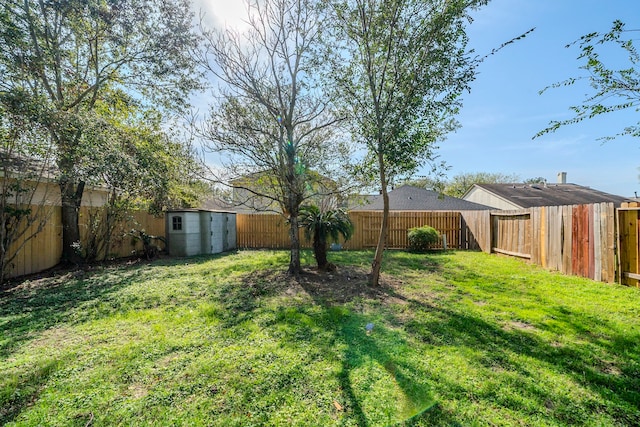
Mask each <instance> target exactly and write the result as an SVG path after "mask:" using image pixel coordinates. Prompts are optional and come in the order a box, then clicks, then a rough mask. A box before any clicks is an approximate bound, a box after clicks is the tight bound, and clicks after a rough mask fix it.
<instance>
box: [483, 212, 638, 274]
mask: <svg viewBox="0 0 640 427" xmlns="http://www.w3.org/2000/svg"><path fill="white" fill-rule="evenodd" d="M614 212H615V209H614V206H613V204H612V203H599V204H598V203H596V204H591V205H575V206H543V207H536V208H529V209H525V210H518V211H492V212H491V214H490V215H491V245H490V247H491V252H496V253H501V254H506V255H511V256H517V257H520V258H526V259H530V260H531V262H532V263H534V264H538V265H540V266H542V267H544V268H547V269H549V270H557V271H560V272H562V273H564V274H573V275H577V276H582V277H588V278H591V279H594V280H598V281H603V282H613V281H615V278H616V266H615V235H616V231H615V223H614V218H615V215H614ZM636 228H637V227H636ZM636 234H637V233H636ZM626 239H627V241H628V242H629V244H633V242H635V241H637V240H638V239H637V237H635V239H636V240H633V239H634V237H633V233H628V236H627V237H626ZM483 250H485V251H486V249H483ZM637 258H640V257H638V256H637V255H636V259H637ZM634 262H635V263H636V264H637V261H634ZM630 264H632V262H628V263H627V265H630ZM639 277H640V276H639Z"/></svg>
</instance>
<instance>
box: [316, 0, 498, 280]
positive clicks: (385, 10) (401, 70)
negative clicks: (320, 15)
mask: <svg viewBox="0 0 640 427" xmlns="http://www.w3.org/2000/svg"><path fill="white" fill-rule="evenodd" d="M486 3H487V1H486V0H485V1H480V0H477V1H473V0H468V1H455V2H451V1H446V0H431V1H423V0H384V1H383V0H336V1H333V2H331V5H332V7H331V12H332V16H333V22H334V24H335V25H334V27H333V28H334V30H335V31H334V33H333V37H332V38H331V44H330V46H331V47H330V48H329V49H328V55H329V57H331V58H333V60H332V61H329V62H328V65H329V69H328V74H329V76H328V80H329V81H332V82H333V86H334V98H335V99H336V102H337V103H338V105H339V106H340V107H341V113H342V114H344V115H345V117H348V120H347V123H349V124H350V130H351V134H352V135H353V138H354V140H355V141H356V142H358V143H361V144H363V145H364V146H365V148H366V155H365V159H364V161H363V163H362V164H361V168H360V173H361V174H364V175H367V176H369V177H371V178H372V179H375V181H376V182H377V183H378V184H379V185H380V188H381V192H382V197H383V201H384V215H383V221H382V227H381V230H380V238H379V240H378V245H377V250H376V255H375V258H374V261H373V263H372V283H373V284H374V285H376V284H377V283H378V279H379V276H380V267H381V261H382V253H383V250H384V246H385V243H386V235H387V224H388V215H389V200H388V191H387V188H388V186H389V183H390V182H393V180H394V179H395V178H397V177H399V176H402V175H410V174H411V173H413V172H414V171H415V170H416V169H417V168H418V166H420V165H422V164H423V163H424V162H425V161H428V160H430V159H432V158H433V153H434V149H435V144H436V142H437V141H438V140H441V139H442V138H443V137H444V136H445V135H446V134H447V133H448V132H450V131H452V130H453V129H455V128H456V126H457V123H456V121H455V118H454V117H455V115H456V113H457V112H458V109H459V108H460V106H461V95H462V93H463V92H464V91H465V90H467V89H469V84H470V82H471V81H472V80H473V78H474V76H475V67H476V65H477V63H478V61H477V59H476V58H475V57H474V56H473V55H472V54H470V52H469V51H468V49H467V42H468V38H467V35H466V31H465V25H466V23H467V22H468V21H469V20H470V15H469V13H470V12H471V11H472V10H474V9H475V8H477V7H480V6H482V5H484V4H486Z"/></svg>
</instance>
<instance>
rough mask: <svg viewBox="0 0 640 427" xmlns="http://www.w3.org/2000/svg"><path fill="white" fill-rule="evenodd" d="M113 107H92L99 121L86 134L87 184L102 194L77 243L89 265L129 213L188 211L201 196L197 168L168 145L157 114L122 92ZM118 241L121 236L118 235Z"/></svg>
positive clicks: (181, 149) (179, 146)
mask: <svg viewBox="0 0 640 427" xmlns="http://www.w3.org/2000/svg"><path fill="white" fill-rule="evenodd" d="M117 95H118V96H115V97H114V101H115V102H111V103H109V104H107V103H106V102H101V103H100V105H98V106H97V110H99V111H100V117H101V118H102V119H101V120H100V121H95V122H93V123H92V124H91V126H88V127H87V128H86V130H85V134H86V136H87V137H88V138H91V139H92V141H93V144H92V147H93V150H92V152H91V153H90V154H89V159H90V163H91V164H95V165H96V167H95V168H94V170H93V173H92V175H91V177H89V179H88V181H87V183H88V184H92V185H96V186H100V187H102V188H103V189H104V190H106V191H107V200H106V203H105V205H104V207H103V208H102V209H96V210H93V211H91V213H90V218H89V221H88V222H89V224H88V227H89V230H90V232H89V233H87V234H86V238H85V239H84V240H83V241H82V242H81V247H80V249H81V252H82V255H83V257H84V258H85V259H86V260H88V261H93V260H96V259H102V258H105V257H107V256H109V253H110V249H111V244H112V239H113V238H114V237H117V236H114V233H115V232H116V231H117V227H119V226H122V225H123V224H124V223H125V222H127V221H129V220H130V219H131V218H132V211H134V210H147V211H149V212H151V213H154V214H158V213H160V212H162V210H163V209H165V208H182V207H192V206H193V205H194V204H195V203H197V201H198V200H199V199H201V198H202V197H203V196H204V194H203V193H204V190H205V188H206V187H205V186H204V185H199V184H198V183H199V181H197V176H201V175H202V171H201V169H200V167H199V165H198V163H197V162H196V161H195V160H194V156H193V155H192V154H191V153H190V151H189V150H188V146H187V145H186V144H183V143H181V142H176V141H174V140H172V137H171V135H169V134H167V132H168V130H165V129H164V128H163V121H162V117H161V115H160V114H159V113H158V112H157V111H153V110H141V109H140V108H139V107H138V106H136V105H135V103H134V102H133V100H129V102H123V100H126V99H127V95H126V94H124V93H120V94H117ZM120 237H122V233H120Z"/></svg>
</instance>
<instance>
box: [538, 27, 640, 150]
mask: <svg viewBox="0 0 640 427" xmlns="http://www.w3.org/2000/svg"><path fill="white" fill-rule="evenodd" d="M636 35H637V30H627V29H626V28H625V24H624V23H623V22H622V21H619V20H616V21H614V22H613V25H612V27H611V30H610V31H608V32H606V33H601V32H593V33H589V34H586V35H584V36H582V37H580V39H578V40H576V41H575V42H573V43H571V44H569V45H567V46H566V47H573V46H575V45H578V48H579V49H580V54H579V55H578V58H577V59H578V60H579V61H583V65H581V66H580V69H581V70H584V71H585V73H584V75H582V76H578V77H572V78H569V79H567V80H564V81H561V82H558V83H555V84H553V85H551V86H548V87H546V88H544V89H543V90H542V91H540V93H541V94H542V93H544V92H546V91H547V90H548V89H551V88H560V87H566V86H573V85H576V84H578V83H581V82H587V83H588V84H589V87H590V92H589V93H588V94H587V96H586V98H585V99H584V100H583V101H582V103H581V104H580V105H574V106H571V107H570V109H571V111H572V112H573V113H574V116H573V117H571V118H569V119H566V120H554V121H551V122H550V123H549V126H548V127H547V128H545V129H543V130H541V131H540V132H538V133H537V134H536V135H535V136H534V138H537V137H539V136H542V135H545V134H547V133H550V132H555V131H556V130H558V129H559V128H560V127H563V126H567V125H572V124H577V123H580V122H582V121H583V120H586V119H592V118H594V117H598V116H600V115H602V114H610V113H615V112H618V111H622V110H627V109H634V110H636V111H637V110H638V108H640V69H639V68H638V64H640V54H638V50H637V47H636V44H635V43H636V41H637V38H635V36H636ZM613 48H618V49H619V50H621V51H622V53H623V54H624V55H626V57H627V60H628V65H627V67H624V68H620V69H614V68H612V67H610V66H609V65H607V63H606V60H603V59H602V57H601V54H602V53H603V50H605V49H613ZM606 53H607V55H606V56H605V57H611V55H610V52H606ZM623 135H629V136H633V137H639V136H640V122H639V123H635V124H630V125H629V126H627V127H625V128H624V129H622V130H621V131H620V132H618V133H617V134H615V135H609V136H604V137H602V138H601V139H603V140H610V139H613V138H616V137H618V136H623Z"/></svg>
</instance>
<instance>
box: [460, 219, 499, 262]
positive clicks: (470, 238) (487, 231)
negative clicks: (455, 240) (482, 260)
mask: <svg viewBox="0 0 640 427" xmlns="http://www.w3.org/2000/svg"><path fill="white" fill-rule="evenodd" d="M460 215H461V222H460V227H461V229H462V239H463V241H462V244H461V245H460V246H461V247H462V248H465V249H470V250H481V251H483V252H491V221H490V212H489V211H488V210H485V211H462V212H460Z"/></svg>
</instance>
